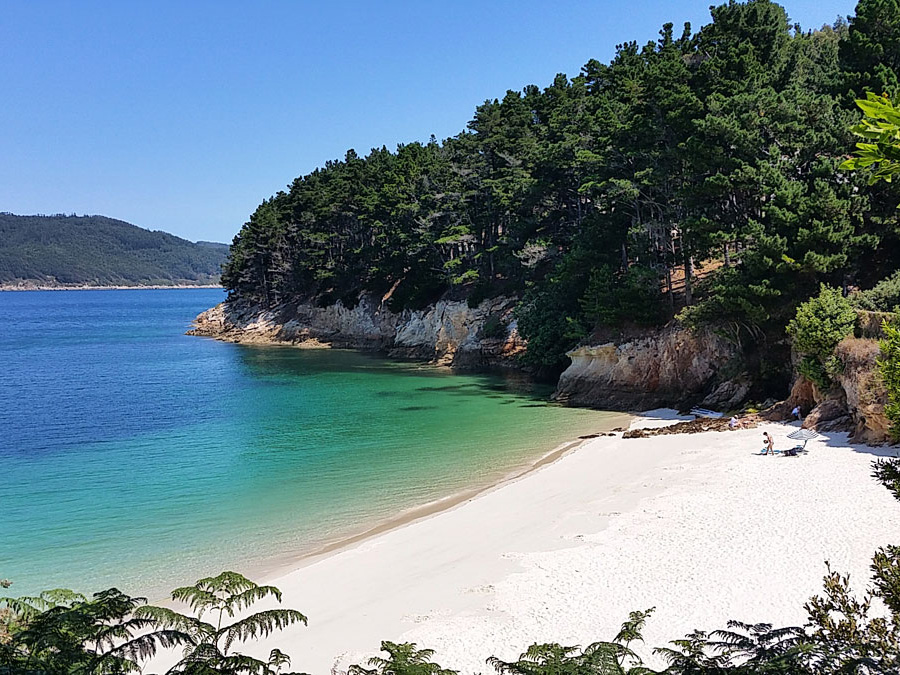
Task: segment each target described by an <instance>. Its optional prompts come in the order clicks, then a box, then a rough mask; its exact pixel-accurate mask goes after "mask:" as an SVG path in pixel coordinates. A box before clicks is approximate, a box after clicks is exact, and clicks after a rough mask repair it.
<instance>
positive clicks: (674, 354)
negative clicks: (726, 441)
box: [556, 324, 750, 410]
mask: <svg viewBox="0 0 900 675" xmlns="http://www.w3.org/2000/svg"><path fill="white" fill-rule="evenodd" d="M568 356H569V358H570V359H572V365H570V366H569V367H568V368H567V369H566V370H565V372H563V374H562V375H561V376H560V379H559V386H558V387H557V391H556V398H557V399H558V400H561V401H566V402H569V403H572V404H575V405H588V406H596V407H602V408H607V409H622V410H646V409H649V408H657V407H661V406H671V407H676V408H682V407H684V406H685V405H690V404H693V403H701V401H702V402H703V404H704V405H708V406H713V405H715V406H719V407H722V408H725V409H727V408H728V407H733V406H736V405H739V404H740V403H742V402H743V400H744V398H746V396H747V394H748V392H749V388H750V385H749V382H746V383H745V382H743V381H741V380H729V379H726V378H725V377H723V371H731V370H734V368H733V367H732V366H733V365H734V364H735V362H736V359H737V358H738V356H739V353H738V350H737V348H736V347H735V346H734V345H732V344H731V343H729V342H726V341H725V340H723V339H722V338H720V337H718V336H717V335H715V334H713V333H711V332H708V331H704V332H699V333H694V332H691V331H689V330H687V329H685V328H683V327H681V326H679V325H677V324H676V325H672V326H669V327H667V328H665V329H663V330H660V331H657V332H653V333H650V334H647V335H645V336H643V337H638V338H633V339H630V340H625V341H620V342H608V343H606V344H601V345H595V346H585V347H579V348H577V349H574V350H572V351H571V352H569V353H568Z"/></svg>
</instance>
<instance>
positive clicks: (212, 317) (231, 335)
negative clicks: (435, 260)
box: [188, 296, 525, 368]
mask: <svg viewBox="0 0 900 675" xmlns="http://www.w3.org/2000/svg"><path fill="white" fill-rule="evenodd" d="M514 304H515V303H514V300H511V299H509V298H493V299H490V300H485V301H484V302H482V303H481V304H480V305H479V306H478V307H476V308H474V309H472V308H470V307H469V306H468V305H467V304H466V303H465V302H459V301H448V300H441V301H439V302H437V303H435V304H434V305H432V306H431V307H429V308H428V309H426V310H418V311H412V310H404V311H402V312H399V313H397V312H392V311H390V310H389V309H388V308H387V307H386V306H385V305H384V304H383V303H380V302H378V301H377V300H376V299H375V298H373V297H371V296H363V297H361V298H360V300H359V303H358V304H357V305H356V306H355V307H352V308H348V307H346V306H344V305H343V304H342V303H340V302H338V303H335V304H333V305H328V306H326V307H317V306H316V305H312V304H305V303H299V304H286V305H281V306H278V307H275V308H273V309H269V310H264V309H261V308H260V307H258V306H256V305H253V304H249V303H245V302H241V301H236V302H223V303H221V304H219V305H216V306H215V307H213V308H212V309H208V310H207V311H205V312H203V313H202V314H200V315H199V316H198V317H197V318H196V319H194V327H193V328H192V329H191V330H190V331H188V334H190V335H200V336H204V337H212V338H216V339H219V340H226V341H229V342H241V343H245V344H292V345H299V346H303V347H328V346H334V347H349V348H355V349H369V350H380V351H386V352H388V353H389V354H390V355H391V356H397V357H408V358H416V359H422V360H427V361H431V362H434V363H438V364H441V365H450V366H454V367H464V368H480V367H488V366H510V365H513V363H514V360H515V359H514V357H515V356H517V355H518V354H519V353H521V352H522V351H523V350H524V348H525V343H524V341H523V340H522V339H521V338H520V337H519V334H518V331H517V330H516V323H515V321H514V320H513V319H512V308H513V306H514ZM489 318H493V319H494V321H495V324H496V325H498V326H499V329H498V330H497V331H496V333H498V335H496V336H484V335H483V334H482V333H483V328H484V325H485V322H486V321H487V320H488V319H489Z"/></svg>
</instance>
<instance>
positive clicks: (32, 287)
mask: <svg viewBox="0 0 900 675" xmlns="http://www.w3.org/2000/svg"><path fill="white" fill-rule="evenodd" d="M186 288H222V286H221V284H165V285H163V284H148V285H131V286H124V285H114V286H88V285H84V284H79V285H73V286H63V285H50V284H38V283H22V284H0V292H3V291H132V290H165V289H173V290H183V289H186Z"/></svg>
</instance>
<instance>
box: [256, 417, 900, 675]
mask: <svg viewBox="0 0 900 675" xmlns="http://www.w3.org/2000/svg"><path fill="white" fill-rule="evenodd" d="M660 412H661V413H663V412H664V411H660ZM660 416H661V417H666V416H667V415H666V414H661V415H660ZM764 430H768V431H770V432H771V433H772V434H773V435H774V436H775V438H776V447H780V448H784V447H789V446H790V445H791V444H792V442H791V441H788V440H786V439H785V435H786V434H787V433H788V432H789V431H791V430H792V429H790V428H789V427H787V426H783V425H765V426H763V427H760V428H757V429H748V430H741V431H736V432H721V433H717V432H709V433H705V434H695V435H670V436H658V437H654V438H649V439H629V440H625V439H622V438H621V436H617V437H615V438H611V437H601V438H598V439H595V440H592V441H590V442H588V443H586V444H584V445H582V446H581V447H580V448H578V449H577V450H574V451H573V452H571V453H569V454H567V455H566V456H564V457H563V458H561V459H560V460H558V461H556V462H555V463H552V464H549V465H547V466H544V467H542V468H540V469H538V470H536V471H534V472H532V473H530V474H528V475H526V476H525V477H523V478H521V479H519V480H517V481H514V482H511V483H507V484H505V485H502V486H500V487H499V488H497V489H494V490H492V491H489V492H487V493H485V494H483V495H481V496H479V497H477V498H475V499H472V500H470V501H468V502H466V503H464V504H461V505H459V506H457V507H455V508H453V509H451V510H448V511H444V512H442V513H439V514H437V515H434V516H431V517H429V518H426V519H423V520H420V521H416V522H413V523H411V524H409V525H406V526H404V527H401V528H399V529H396V530H392V531H390V532H387V533H384V534H381V535H378V536H376V537H374V538H372V539H368V540H366V541H364V542H362V543H360V544H357V545H355V546H353V547H352V548H349V549H347V550H343V551H338V552H336V553H332V554H329V555H327V556H325V557H323V558H321V559H318V560H313V561H311V562H308V563H307V564H305V565H304V566H303V567H301V568H299V569H296V570H294V571H291V572H290V573H287V574H283V575H279V576H277V577H276V578H273V579H269V580H267V581H269V582H271V583H273V584H274V585H276V586H278V587H279V588H281V589H282V591H284V605H285V606H288V607H293V608H296V609H299V610H301V611H303V612H304V613H305V614H307V615H308V617H309V626H307V627H303V626H298V627H294V628H292V629H289V630H287V631H284V632H282V633H280V634H279V635H277V637H275V636H273V637H272V638H271V639H270V640H269V641H267V642H266V643H265V644H261V645H254V646H253V647H252V648H248V649H247V651H253V652H256V651H257V650H258V651H259V652H260V653H268V649H270V648H271V647H272V646H276V645H277V646H278V647H279V648H281V649H282V650H284V651H286V652H288V653H289V654H290V655H291V656H292V657H293V668H294V669H299V670H305V671H307V672H310V673H315V674H318V673H328V672H329V671H331V670H332V669H333V668H335V667H336V668H337V669H338V670H345V669H346V667H347V666H348V665H349V664H351V663H364V661H365V659H367V658H368V657H369V656H371V655H373V654H375V653H376V652H377V650H378V646H379V641H380V640H392V641H395V642H405V641H411V642H415V643H417V644H419V646H420V647H430V648H433V649H435V650H436V655H435V660H436V661H438V662H439V663H440V664H441V665H443V666H444V667H448V668H453V669H457V670H459V671H461V672H462V673H479V672H482V673H486V672H491V669H490V667H489V666H487V665H486V664H485V659H486V658H487V657H489V656H491V655H496V656H499V657H501V658H504V659H513V658H514V657H516V656H517V655H518V654H519V653H520V652H521V651H523V650H524V649H525V648H526V647H527V646H528V645H529V644H531V643H533V642H536V641H541V642H547V641H557V642H561V643H564V644H580V645H585V644H588V643H590V642H593V641H596V640H600V639H609V638H611V637H612V636H613V635H615V633H616V632H617V630H618V628H619V626H620V624H621V622H622V621H623V620H624V619H625V618H627V615H628V612H629V611H631V610H635V609H647V608H649V607H654V606H655V607H656V608H657V609H656V612H655V613H654V615H653V616H652V617H651V619H650V621H649V622H648V624H647V627H646V630H645V638H646V649H645V650H644V654H645V658H646V660H647V661H648V662H649V664H650V665H658V666H659V665H662V664H661V663H660V662H659V660H658V659H654V658H653V657H652V656H651V654H650V648H651V647H654V646H662V645H664V644H665V643H666V642H668V641H669V640H672V639H676V638H679V637H682V636H684V635H685V634H686V633H688V632H689V631H691V630H693V629H696V628H702V629H715V628H723V627H725V624H726V622H727V621H728V620H729V619H740V620H744V621H750V622H757V621H768V622H773V623H775V624H781V625H799V624H802V623H803V622H804V619H805V612H804V610H803V604H804V602H805V601H806V600H807V599H808V598H809V597H810V596H811V595H813V594H815V593H817V592H819V591H820V590H821V581H822V576H823V574H824V573H825V561H826V560H829V561H830V562H831V563H832V566H833V567H834V569H836V570H840V571H842V572H849V573H850V574H851V581H852V582H854V586H855V587H856V588H857V589H859V590H860V591H861V590H862V589H863V588H864V587H865V586H866V585H867V581H868V565H869V562H870V558H871V555H872V553H873V551H874V550H875V549H876V548H877V547H878V546H881V545H884V544H888V543H896V540H897V534H898V532H900V503H897V502H896V501H895V500H894V499H893V498H892V497H891V495H890V493H889V492H888V491H887V490H886V489H885V488H883V487H882V486H881V485H879V484H877V483H876V482H875V481H874V480H873V479H872V478H870V463H871V461H872V460H873V459H875V458H876V457H877V456H884V455H891V454H893V452H892V450H891V449H884V450H878V449H873V448H869V447H865V446H853V447H851V446H849V445H848V444H847V442H846V437H845V436H844V435H839V434H838V435H832V436H831V437H830V438H827V439H826V438H820V439H817V440H814V441H810V442H809V444H808V449H809V452H808V454H806V455H802V456H799V457H782V456H775V457H772V456H760V455H758V454H756V453H757V452H758V451H759V448H760V447H761V445H762V443H761V439H762V432H763V431H764Z"/></svg>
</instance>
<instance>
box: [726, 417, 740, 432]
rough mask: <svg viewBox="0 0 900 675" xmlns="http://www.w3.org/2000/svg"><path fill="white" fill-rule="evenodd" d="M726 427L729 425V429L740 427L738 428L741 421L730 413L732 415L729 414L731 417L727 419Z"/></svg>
mask: <svg viewBox="0 0 900 675" xmlns="http://www.w3.org/2000/svg"><path fill="white" fill-rule="evenodd" d="M728 427H729V428H730V429H740V428H741V422H740V420H739V419H738V418H737V417H735V416H734V415H732V416H731V419H730V420H728Z"/></svg>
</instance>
